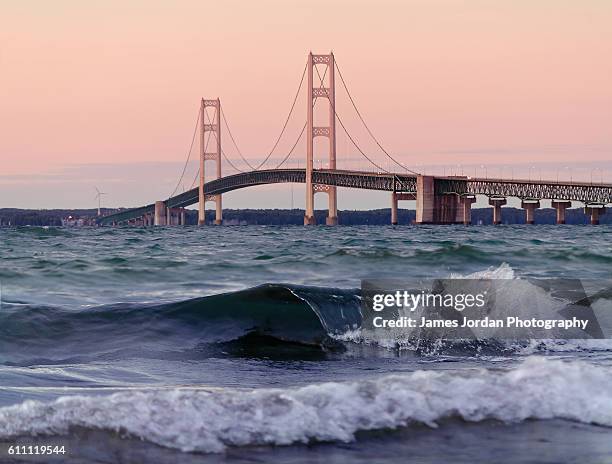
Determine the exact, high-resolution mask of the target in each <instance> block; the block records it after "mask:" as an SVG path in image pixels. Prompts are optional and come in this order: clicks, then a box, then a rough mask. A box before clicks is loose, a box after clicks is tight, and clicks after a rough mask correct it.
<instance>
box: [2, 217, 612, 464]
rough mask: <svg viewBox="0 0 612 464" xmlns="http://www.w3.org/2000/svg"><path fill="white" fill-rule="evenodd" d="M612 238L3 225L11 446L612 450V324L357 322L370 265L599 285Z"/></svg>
mask: <svg viewBox="0 0 612 464" xmlns="http://www.w3.org/2000/svg"><path fill="white" fill-rule="evenodd" d="M611 239H612V228H610V227H606V226H600V227H590V226H585V227H582V226H566V227H564V226H551V227H548V226H507V227H468V228H466V227H395V228H393V227H337V228H325V227H313V228H303V227H264V226H262V227H251V226H249V227H207V228H195V227H193V228H191V227H187V228H178V227H175V228H155V229H153V228H149V229H138V228H113V229H111V228H105V229H54V228H49V229H45V228H17V229H1V230H0V258H1V260H2V261H1V263H2V266H0V284H1V287H2V298H1V300H2V306H1V309H0V443H20V444H33V443H34V444H35V443H58V442H61V443H63V444H65V445H66V449H67V450H68V453H67V454H66V455H65V456H62V457H61V458H51V460H52V461H53V459H57V460H58V462H59V460H61V461H62V462H100V463H108V462H168V463H175V462H181V463H191V462H215V463H216V462H272V461H273V462H286V463H296V462H313V461H315V462H318V461H325V462H330V463H336V462H338V463H341V462H347V461H350V462H363V463H366V462H367V463H370V462H381V463H398V462H405V460H406V458H407V457H411V458H413V459H414V460H417V461H419V462H432V463H433V462H440V461H441V460H449V459H452V460H453V462H466V463H467V462H475V461H483V462H490V461H493V460H494V461H495V462H536V463H545V462H546V463H547V462H581V463H582V462H612V390H611V389H610V385H612V342H610V341H608V340H583V341H580V340H570V341H568V340H565V341H553V340H549V341H533V342H531V343H524V344H515V345H511V344H506V345H503V346H501V347H499V346H498V347H496V348H491V349H482V346H474V345H470V344H467V345H460V344H451V345H448V344H447V345H444V344H433V345H432V344H419V343H417V344H416V345H415V344H414V343H412V344H406V343H401V342H400V341H398V340H394V339H388V338H385V339H382V338H376V337H372V336H371V334H370V335H368V334H365V333H363V332H362V331H360V329H359V322H360V316H359V300H358V298H357V288H358V287H359V284H360V280H361V279H362V278H371V277H390V278H396V277H410V278H412V277H424V278H432V277H448V276H450V275H455V276H456V275H460V276H470V275H472V276H486V277H498V278H513V279H523V278H525V277H538V278H546V277H571V278H581V279H588V280H589V281H590V282H591V284H590V285H591V286H592V288H590V291H593V292H596V291H598V290H602V289H604V288H606V285H608V284H609V281H610V279H611V278H612V274H611V272H610V269H611V266H612V245H611V243H612V240H611ZM606 282H608V284H606ZM593 306H594V307H595V308H596V309H597V310H598V311H600V312H601V311H605V310H606V309H612V307H611V306H612V299H610V297H609V296H605V294H604V296H603V297H601V298H599V299H598V300H597V301H595V302H593ZM517 309H520V308H517ZM2 459H6V460H8V457H6V456H1V457H0V461H2ZM2 462H4V461H2ZM7 462H10V461H7ZM28 462H32V461H31V459H30V461H28Z"/></svg>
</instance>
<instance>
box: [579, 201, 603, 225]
mask: <svg viewBox="0 0 612 464" xmlns="http://www.w3.org/2000/svg"><path fill="white" fill-rule="evenodd" d="M605 212H606V208H605V207H604V206H603V205H588V206H585V207H584V214H587V215H590V216H591V225H594V226H596V225H599V216H601V215H602V214H604V213H605Z"/></svg>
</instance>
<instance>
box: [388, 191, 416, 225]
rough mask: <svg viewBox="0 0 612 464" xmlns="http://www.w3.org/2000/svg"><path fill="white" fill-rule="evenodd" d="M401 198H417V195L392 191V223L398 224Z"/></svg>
mask: <svg viewBox="0 0 612 464" xmlns="http://www.w3.org/2000/svg"><path fill="white" fill-rule="evenodd" d="M399 200H416V195H415V194H414V193H399V192H392V193H391V224H392V225H394V226H395V225H397V224H398V219H397V204H398V201H399Z"/></svg>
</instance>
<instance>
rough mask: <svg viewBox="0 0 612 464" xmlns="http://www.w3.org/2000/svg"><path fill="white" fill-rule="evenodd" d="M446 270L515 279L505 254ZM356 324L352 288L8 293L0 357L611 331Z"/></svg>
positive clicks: (427, 349)
mask: <svg viewBox="0 0 612 464" xmlns="http://www.w3.org/2000/svg"><path fill="white" fill-rule="evenodd" d="M450 277H451V278H486V279H515V280H516V279H517V277H516V276H515V273H514V271H513V269H512V268H511V267H510V266H508V265H506V264H503V265H501V266H499V267H496V268H490V269H487V270H484V271H479V272H476V273H473V274H470V275H467V276H462V275H451V276H450ZM521 285H522V287H521V289H522V290H521V293H522V294H521V295H520V298H519V296H518V295H516V294H514V293H510V294H509V295H508V301H507V304H508V305H509V306H510V308H511V310H512V312H519V313H520V312H521V311H523V310H528V308H526V307H523V306H526V305H529V301H530V298H531V297H530V294H532V293H533V295H535V294H536V292H538V291H540V289H539V288H538V287H537V286H535V285H533V284H531V283H530V282H529V281H527V280H524V281H521ZM513 288H514V287H513ZM610 293H611V292H610V291H604V292H600V294H598V295H596V298H595V300H594V301H595V303H597V301H598V300H597V299H599V300H601V301H603V302H604V304H605V305H606V306H609V301H610V299H612V298H611V295H610ZM361 325H362V312H361V299H360V293H359V290H358V289H339V288H322V287H306V286H298V285H288V284H265V285H261V286H258V287H254V288H250V289H247V290H242V291H237V292H232V293H223V294H217V295H211V296H207V297H202V298H194V299H188V300H184V301H179V302H172V303H164V304H140V305H138V304H115V305H105V306H99V307H93V308H86V309H79V310H75V309H65V308H58V307H41V306H33V305H28V304H24V303H13V304H11V303H6V304H4V307H3V311H1V312H0V362H2V363H5V364H18V365H27V364H45V363H49V362H51V363H52V362H54V361H58V360H61V361H64V362H65V361H70V360H77V361H81V360H83V359H94V358H95V357H99V356H103V357H104V359H109V360H110V359H117V358H125V357H134V356H136V357H138V356H144V357H151V356H153V357H162V358H163V357H164V356H166V355H167V353H168V352H173V353H177V352H180V353H182V354H183V355H185V356H187V357H189V356H193V355H194V353H195V355H197V356H198V357H201V356H220V355H224V354H227V353H231V352H232V350H233V348H237V350H233V351H234V352H239V353H242V355H244V354H245V353H246V354H247V355H248V354H249V353H252V352H253V351H252V348H256V349H260V348H261V347H262V346H265V345H268V344H274V345H278V344H279V343H280V344H292V345H296V346H298V347H299V346H302V347H304V349H308V350H312V349H313V347H314V348H315V349H321V350H328V349H335V348H338V349H344V348H346V347H347V346H350V345H354V344H362V345H370V346H378V347H382V348H385V349H400V350H411V351H414V352H416V353H418V354H428V355H431V354H433V355H436V354H466V355H474V354H483V353H485V354H494V353H497V354H501V353H518V354H531V353H534V352H542V351H556V350H559V351H568V350H571V349H573V350H576V351H578V350H581V349H605V350H612V342H611V341H610V340H573V341H568V340H559V341H556V340H549V341H541V340H540V341H537V342H534V341H526V342H525V343H509V342H506V341H500V340H476V341H465V342H462V341H456V340H455V341H452V340H441V339H440V340H438V339H434V340H430V339H419V338H418V337H416V338H414V337H413V338H410V337H409V336H408V335H407V334H406V333H403V332H400V333H397V334H393V333H392V332H390V331H389V330H382V331H375V330H365V329H362V327H361ZM215 347H216V348H215ZM232 347H233V348H232ZM298 351H299V348H298ZM75 353H78V355H75ZM41 354H42V355H41ZM41 356H42V357H41Z"/></svg>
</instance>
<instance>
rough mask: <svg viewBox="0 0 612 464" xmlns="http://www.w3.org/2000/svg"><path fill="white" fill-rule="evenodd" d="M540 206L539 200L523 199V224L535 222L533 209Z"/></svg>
mask: <svg viewBox="0 0 612 464" xmlns="http://www.w3.org/2000/svg"><path fill="white" fill-rule="evenodd" d="M539 207H540V201H539V200H523V201H521V208H523V209H524V210H525V224H535V210H536V209H538V208H539Z"/></svg>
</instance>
